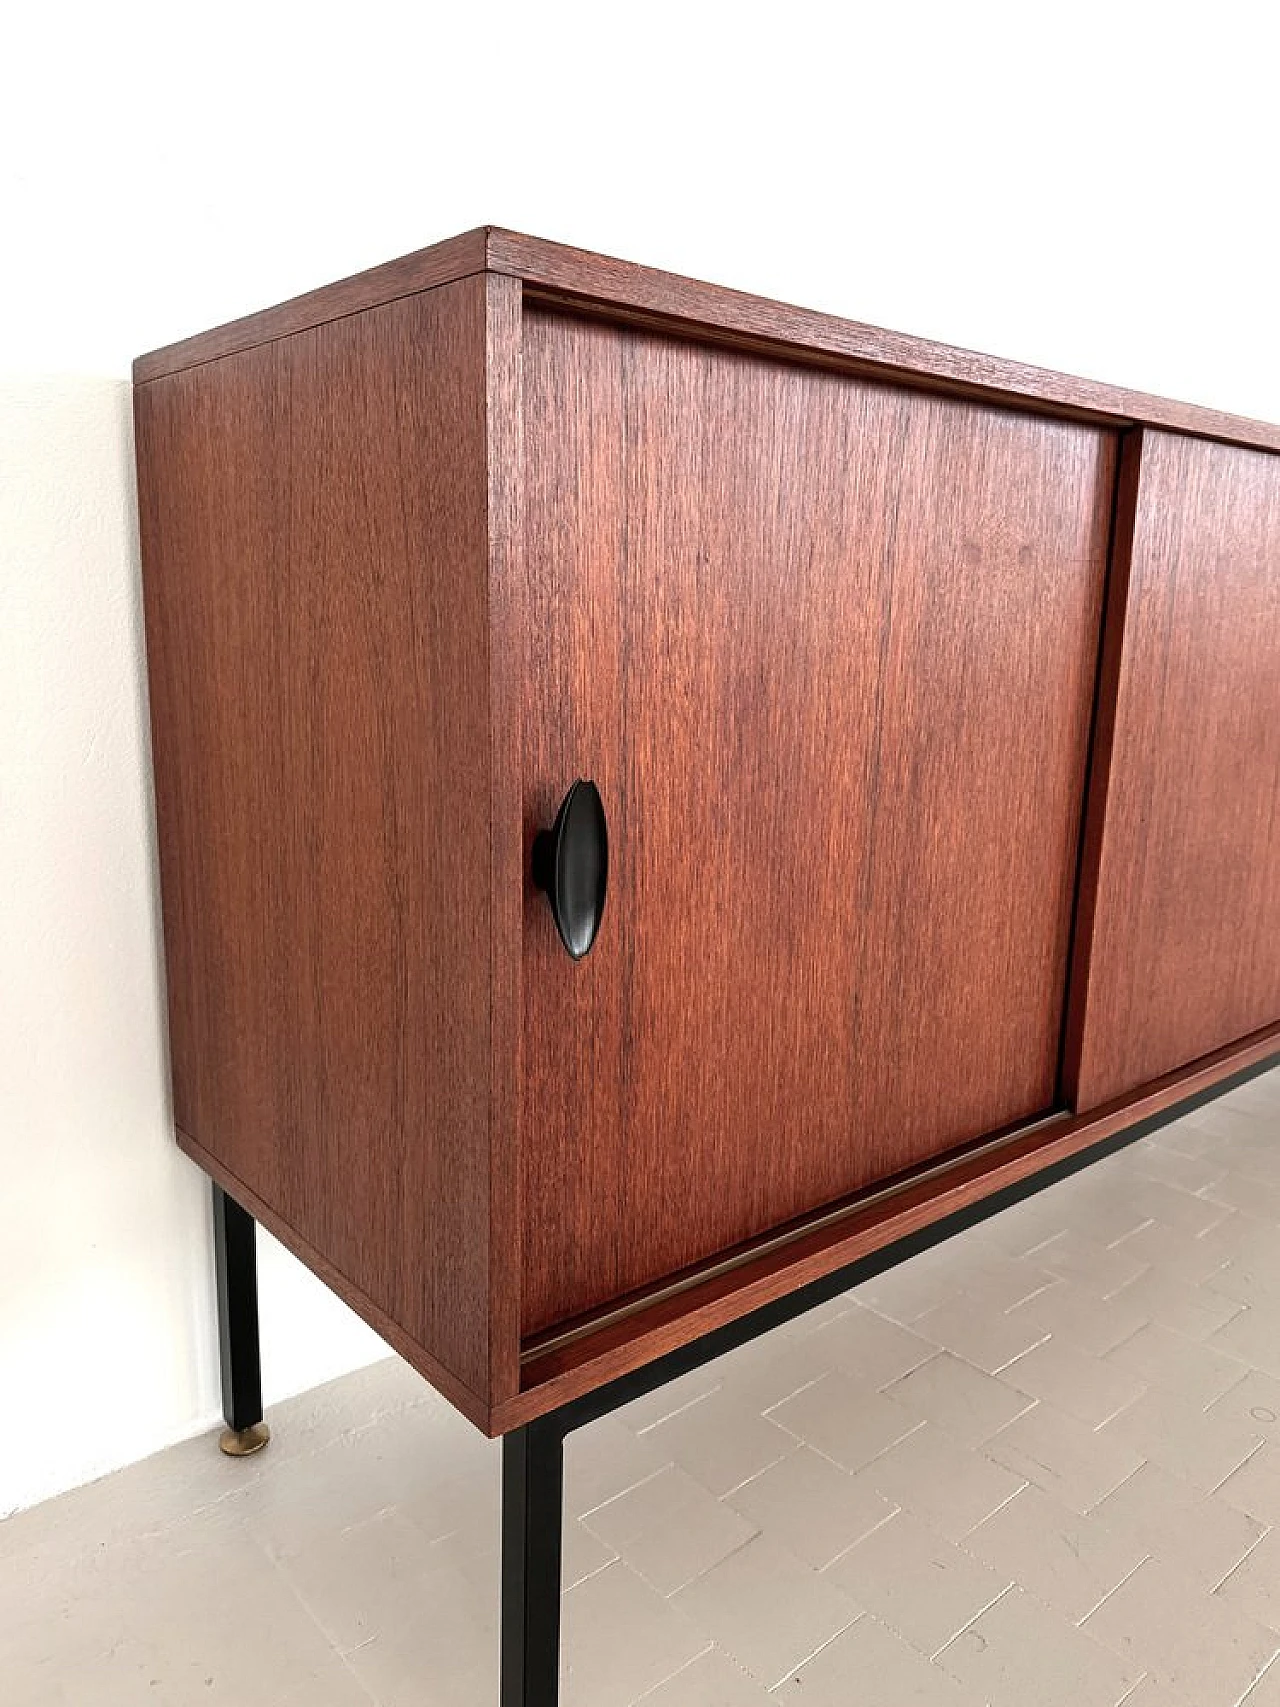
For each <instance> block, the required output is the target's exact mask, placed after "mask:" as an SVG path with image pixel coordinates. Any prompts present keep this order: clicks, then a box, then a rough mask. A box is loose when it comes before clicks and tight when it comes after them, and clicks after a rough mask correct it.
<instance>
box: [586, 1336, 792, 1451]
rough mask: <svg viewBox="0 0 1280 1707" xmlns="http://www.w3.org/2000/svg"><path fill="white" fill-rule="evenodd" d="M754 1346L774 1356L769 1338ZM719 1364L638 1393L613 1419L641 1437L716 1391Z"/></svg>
mask: <svg viewBox="0 0 1280 1707" xmlns="http://www.w3.org/2000/svg"><path fill="white" fill-rule="evenodd" d="M754 1344H755V1345H757V1346H759V1347H760V1348H761V1352H762V1355H763V1356H764V1357H765V1358H771V1357H776V1355H777V1352H778V1349H779V1347H778V1342H777V1340H776V1338H775V1337H774V1336H773V1335H771V1334H762V1335H761V1337H760V1338H759V1339H758V1340H756V1341H755V1342H754ZM722 1361H723V1360H722V1359H717V1360H716V1361H715V1362H714V1363H706V1364H704V1365H703V1366H702V1368H701V1369H693V1370H690V1372H689V1373H688V1374H687V1375H680V1376H677V1377H676V1379H675V1380H674V1381H667V1382H665V1383H664V1384H663V1385H662V1386H661V1387H655V1388H654V1390H653V1392H652V1393H645V1394H642V1395H641V1397H640V1398H638V1399H633V1400H632V1401H631V1403H630V1404H629V1405H623V1407H622V1409H621V1410H618V1411H615V1412H614V1413H613V1414H614V1417H615V1419H616V1420H617V1421H618V1422H620V1423H625V1424H626V1426H627V1427H628V1428H629V1429H630V1430H631V1432H632V1433H633V1434H643V1433H644V1431H645V1430H646V1429H648V1428H652V1427H653V1426H654V1425H655V1424H656V1423H660V1422H665V1421H666V1420H667V1418H668V1417H673V1416H675V1415H676V1413H677V1412H678V1411H683V1410H686V1409H687V1408H688V1407H689V1406H690V1405H694V1404H697V1402H698V1400H699V1399H705V1398H707V1397H708V1396H709V1395H710V1394H712V1393H714V1392H716V1391H717V1389H718V1388H720V1387H721V1386H722V1385H723V1383H724V1375H723V1370H722Z"/></svg>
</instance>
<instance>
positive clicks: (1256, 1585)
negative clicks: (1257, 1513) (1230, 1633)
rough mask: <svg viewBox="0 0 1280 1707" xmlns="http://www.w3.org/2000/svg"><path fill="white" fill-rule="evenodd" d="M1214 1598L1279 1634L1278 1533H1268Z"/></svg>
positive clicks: (1279, 1577) (1279, 1566)
mask: <svg viewBox="0 0 1280 1707" xmlns="http://www.w3.org/2000/svg"><path fill="white" fill-rule="evenodd" d="M1214 1597H1215V1599H1217V1600H1220V1601H1222V1603H1223V1605H1224V1606H1231V1607H1234V1608H1235V1610H1236V1611H1237V1612H1242V1613H1244V1615H1245V1616H1246V1617H1247V1618H1252V1619H1253V1620H1254V1621H1255V1622H1256V1623H1258V1624H1265V1625H1266V1626H1267V1627H1268V1629H1271V1630H1275V1631H1277V1632H1280V1531H1277V1530H1274V1529H1272V1530H1268V1532H1267V1533H1266V1534H1265V1535H1264V1536H1263V1537H1262V1539H1261V1540H1260V1541H1259V1542H1258V1544H1257V1546H1256V1547H1255V1548H1254V1549H1253V1551H1252V1552H1251V1553H1250V1554H1249V1555H1248V1557H1247V1558H1245V1559H1243V1560H1242V1561H1241V1562H1240V1564H1238V1565H1237V1566H1236V1568H1235V1570H1234V1571H1232V1573H1231V1575H1230V1576H1229V1577H1228V1578H1227V1579H1226V1581H1225V1582H1222V1583H1220V1584H1219V1585H1218V1587H1217V1588H1216V1589H1215V1590H1214ZM1278 1639H1280V1638H1278Z"/></svg>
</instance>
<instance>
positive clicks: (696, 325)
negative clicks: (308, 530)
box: [133, 225, 1280, 450]
mask: <svg viewBox="0 0 1280 1707" xmlns="http://www.w3.org/2000/svg"><path fill="white" fill-rule="evenodd" d="M485 270H488V271H490V272H493V273H501V274H506V275H508V276H510V277H513V278H517V279H520V280H522V281H523V283H524V285H525V287H526V290H527V291H528V292H530V293H536V292H543V293H547V294H552V295H561V296H564V297H567V298H569V299H571V300H573V301H576V302H578V303H585V304H594V305H596V306H597V307H607V308H608V309H610V310H611V311H615V312H617V313H620V314H633V315H639V316H649V317H653V318H655V319H657V320H658V321H661V322H666V323H668V324H669V325H683V326H685V327H687V328H688V329H689V330H690V331H692V332H695V333H700V334H703V335H712V336H716V337H721V338H725V339H728V340H729V341H731V342H732V341H741V342H744V343H746V344H748V345H756V346H759V345H765V346H771V347H773V348H774V350H775V351H776V352H777V353H784V354H785V353H790V354H792V355H795V354H796V353H798V352H800V351H808V352H810V353H811V354H812V355H814V356H816V357H819V358H822V359H826V360H828V361H830V362H832V363H835V364H841V365H851V366H853V367H856V368H860V369H862V370H864V371H868V372H878V373H881V374H883V375H885V376H895V375H896V376H898V377H909V378H910V379H911V380H912V381H913V383H915V384H937V385H942V386H947V387H950V388H953V389H955V390H959V391H961V392H965V393H970V394H974V395H984V396H988V397H992V398H998V399H1003V400H1005V401H1014V400H1025V401H1027V402H1031V403H1035V404H1037V405H1047V406H1050V407H1052V408H1054V409H1057V410H1062V411H1073V412H1077V413H1082V414H1086V415H1095V416H1097V417H1098V418H1100V419H1101V418H1107V419H1110V420H1112V421H1114V422H1117V423H1120V424H1132V423H1143V422H1145V423H1147V424H1149V425H1151V426H1160V427H1170V428H1173V429H1174V430H1176V431H1180V432H1187V433H1197V434H1201V435H1203V436H1205V437H1208V438H1219V439H1224V440H1226V441H1228V442H1230V443H1233V444H1244V445H1258V446H1261V447H1264V448H1266V449H1270V450H1280V427H1277V426H1272V425H1270V424H1268V423H1266V422H1263V421H1251V420H1248V419H1246V418H1245V417H1243V416H1239V415H1230V414H1225V413H1223V412H1222V411H1221V410H1218V409H1206V408H1202V407H1199V406H1197V405H1195V404H1191V403H1177V402H1173V401H1171V400H1170V399H1168V398H1165V397H1154V396H1150V395H1149V394H1147V393H1145V392H1141V391H1133V390H1130V389H1128V388H1126V387H1123V386H1115V385H1103V384H1099V383H1098V382H1096V381H1094V380H1088V379H1078V378H1075V377H1073V376H1072V375H1070V374H1061V373H1053V372H1051V371H1050V370H1049V369H1048V368H1039V367H1033V366H1031V365H1029V364H1028V363H1025V362H1013V361H1007V360H1004V359H1002V358H1000V357H997V356H987V355H981V354H979V353H978V352H976V351H974V350H962V349H957V348H955V347H954V346H952V345H949V344H939V343H936V342H933V341H932V340H930V339H928V338H913V337H911V336H909V335H908V334H906V333H903V332H891V331H886V330H885V329H883V328H881V327H876V326H866V325H863V324H862V323H861V322H860V321H856V320H847V319H842V318H841V317H839V316H838V315H834V314H819V313H816V312H815V311H813V310H812V309H806V308H797V307H794V306H793V305H791V304H789V303H783V302H775V301H772V300H771V299H769V298H768V297H761V296H753V295H751V294H750V293H748V292H746V291H739V290H730V289H727V288H726V287H725V286H723V285H714V284H706V283H703V282H702V281H701V280H699V279H689V278H685V277H683V276H682V275H680V274H678V273H668V272H663V271H662V270H660V269H659V268H656V267H643V266H638V265H637V264H636V263H634V262H632V261H620V260H616V259H614V258H613V257H612V256H608V255H599V254H596V253H594V252H593V251H591V250H587V249H575V248H572V247H570V246H569V245H567V244H563V243H551V242H548V241H547V240H546V239H545V238H540V237H528V236H525V235H524V234H523V233H521V232H517V231H506V230H504V229H503V228H502V227H500V226H492V225H487V226H479V227H477V228H476V229H475V230H474V231H468V232H464V233H463V234H462V235H461V236H459V237H451V238H448V239H447V240H446V241H444V242H442V243H436V244H433V245H432V246H431V247H429V248H426V249H419V250H416V251H415V252H414V253H413V254H410V255H405V256H402V257H401V258H400V259H399V260H396V261H390V262H387V263H385V264H384V265H382V266H378V267H372V268H370V269H369V270H368V271H366V272H363V273H356V274H354V275H353V276H352V277H351V278H347V279H342V280H339V281H338V282H337V283H336V284H331V285H326V286H324V287H323V288H321V289H320V290H315V291H308V292H307V293H306V294H305V295H303V296H299V297H294V298H293V299H291V300H290V301H288V302H283V303H280V304H279V305H278V306H277V307H275V308H269V309H266V310H264V311H263V312H261V313H258V314H250V315H246V316H245V317H244V318H243V319H241V320H233V321H231V322H230V323H229V324H227V325H225V326H219V327H216V328H215V329H213V330H212V331H209V332H201V333H199V334H197V336H195V337H193V338H186V339H183V340H182V341H181V342H179V343H176V344H170V345H168V346H166V347H165V348H163V349H159V350H153V351H151V352H150V353H149V354H148V355H145V356H140V357H139V358H138V360H137V362H135V364H134V375H133V376H134V380H135V382H136V383H137V384H143V383H145V382H146V381H147V380H151V379H157V378H159V377H161V376H162V375H164V374H168V373H174V372H177V371H179V370H180V369H182V368H186V367H191V366H193V365H195V364H196V363H199V362H207V361H213V360H216V359H218V358H219V357H221V356H225V355H229V354H232V353H233V352H235V351H237V350H243V349H249V348H252V347H254V346H255V345H257V344H260V343H263V342H265V341H267V340H269V339H272V338H280V337H287V336H289V335H291V334H292V333H294V332H297V331H300V330H303V329H304V328H306V327H309V326H314V325H318V324H321V323H323V322H325V321H328V320H334V319H337V318H339V317H340V316H342V315H346V314H351V313H355V312H357V311H359V310H360V309H363V308H370V307H373V306H375V305H376V304H378V303H381V302H385V301H388V300H390V299H391V298H393V297H396V296H404V295H408V294H411V293H412V292H415V291H420V290H427V289H430V288H431V287H433V286H435V285H439V284H442V283H445V282H446V281H448V280H449V279H454V278H461V277H465V276H467V275H469V274H472V273H476V272H481V271H485Z"/></svg>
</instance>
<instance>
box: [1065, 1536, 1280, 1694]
mask: <svg viewBox="0 0 1280 1707" xmlns="http://www.w3.org/2000/svg"><path fill="white" fill-rule="evenodd" d="M1082 1628H1083V1629H1084V1630H1085V1631H1087V1632H1088V1633H1089V1634H1090V1635H1092V1636H1093V1637H1094V1638H1095V1640H1097V1641H1099V1642H1101V1643H1103V1644H1104V1645H1105V1646H1107V1647H1109V1648H1112V1649H1114V1651H1115V1652H1116V1653H1118V1654H1120V1655H1121V1656H1122V1657H1123V1658H1124V1659H1126V1660H1127V1661H1128V1662H1129V1663H1130V1665H1132V1666H1134V1667H1135V1668H1136V1669H1137V1670H1138V1671H1143V1670H1145V1671H1148V1672H1150V1674H1151V1676H1152V1678H1153V1680H1154V1681H1155V1682H1157V1683H1163V1684H1167V1685H1168V1686H1169V1688H1170V1689H1171V1690H1175V1691H1178V1692H1180V1693H1181V1694H1183V1695H1185V1696H1186V1697H1187V1699H1188V1700H1190V1701H1193V1702H1195V1703H1196V1704H1197V1707H1236V1703H1237V1702H1238V1701H1239V1700H1240V1697H1241V1696H1242V1695H1243V1694H1244V1693H1245V1691H1246V1690H1247V1689H1248V1688H1249V1686H1250V1685H1251V1684H1252V1683H1253V1682H1254V1680H1255V1679H1256V1678H1257V1677H1258V1676H1259V1674H1260V1673H1261V1671H1262V1669H1263V1667H1264V1666H1266V1665H1267V1664H1268V1662H1269V1661H1270V1660H1271V1658H1272V1656H1273V1655H1274V1654H1275V1652H1276V1650H1277V1648H1280V1636H1278V1635H1276V1634H1275V1633H1273V1632H1272V1631H1269V1630H1268V1629H1267V1628H1266V1627H1265V1626H1264V1625H1261V1624H1258V1623H1255V1622H1254V1620H1253V1619H1251V1618H1246V1617H1244V1616H1243V1615H1242V1614H1240V1613H1238V1612H1236V1611H1235V1609H1234V1608H1232V1607H1229V1606H1226V1605H1224V1604H1223V1602H1222V1601H1221V1600H1219V1599H1218V1598H1217V1597H1216V1596H1213V1595H1209V1594H1204V1593H1202V1592H1201V1591H1200V1590H1198V1589H1196V1588H1195V1587H1194V1586H1193V1585H1192V1584H1190V1583H1188V1582H1187V1580H1186V1578H1185V1577H1183V1576H1182V1575H1181V1573H1179V1572H1178V1571H1176V1570H1175V1569H1174V1568H1173V1567H1172V1566H1171V1565H1167V1564H1165V1563H1164V1562H1163V1561H1162V1560H1159V1559H1148V1560H1147V1561H1146V1563H1145V1564H1143V1565H1140V1566H1139V1567H1138V1569H1137V1570H1136V1571H1135V1572H1134V1573H1133V1575H1132V1576H1131V1577H1129V1578H1127V1579H1126V1580H1125V1581H1124V1582H1123V1583H1121V1585H1120V1587H1119V1588H1118V1589H1117V1590H1116V1591H1115V1593H1114V1594H1113V1595H1111V1596H1110V1597H1109V1598H1108V1599H1107V1600H1104V1601H1103V1603H1102V1605H1101V1606H1100V1607H1099V1608H1098V1610H1097V1611H1096V1612H1094V1613H1092V1614H1091V1615H1090V1616H1089V1617H1088V1618H1087V1619H1086V1620H1085V1622H1084V1624H1083V1626H1082Z"/></svg>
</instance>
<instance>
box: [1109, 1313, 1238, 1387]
mask: <svg viewBox="0 0 1280 1707" xmlns="http://www.w3.org/2000/svg"><path fill="white" fill-rule="evenodd" d="M1106 1357H1107V1361H1108V1362H1109V1363H1111V1364H1112V1365H1113V1366H1114V1367H1115V1368H1117V1369H1124V1370H1128V1372H1129V1373H1130V1374H1131V1375H1133V1376H1136V1377H1137V1378H1138V1379H1139V1380H1140V1381H1145V1382H1148V1383H1149V1384H1150V1385H1151V1386H1153V1387H1164V1388H1166V1389H1167V1390H1168V1391H1169V1392H1171V1393H1181V1394H1182V1395H1183V1396H1184V1397H1185V1398H1188V1399H1190V1400H1192V1401H1193V1402H1194V1403H1195V1404H1197V1405H1199V1406H1200V1407H1201V1409H1203V1408H1204V1407H1205V1406H1207V1405H1211V1404H1212V1403H1213V1401H1214V1400H1215V1399H1220V1398H1221V1397H1222V1395H1223V1394H1224V1393H1226V1392H1228V1391H1229V1390H1230V1389H1231V1388H1232V1387H1234V1386H1235V1384H1236V1382H1237V1381H1239V1379H1240V1377H1241V1376H1242V1375H1243V1374H1244V1373H1245V1368H1244V1365H1243V1364H1242V1363H1241V1362H1240V1360H1239V1359H1238V1358H1235V1357H1232V1356H1230V1355H1229V1354H1228V1353H1227V1352H1225V1351H1218V1350H1214V1349H1213V1348H1212V1347H1210V1346H1207V1345H1204V1344H1202V1343H1200V1342H1199V1341H1198V1340H1193V1339H1189V1338H1188V1337H1187V1336H1186V1335H1185V1334H1176V1333H1174V1332H1173V1330H1172V1329H1171V1328H1162V1327H1161V1326H1160V1324H1159V1323H1158V1322H1148V1323H1147V1324H1146V1326H1145V1327H1142V1328H1139V1329H1138V1331H1137V1333H1136V1334H1134V1335H1133V1337H1132V1338H1131V1339H1127V1340H1124V1341H1122V1342H1121V1344H1119V1345H1118V1346H1114V1347H1113V1348H1112V1349H1111V1350H1110V1351H1109V1352H1107V1354H1106Z"/></svg>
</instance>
